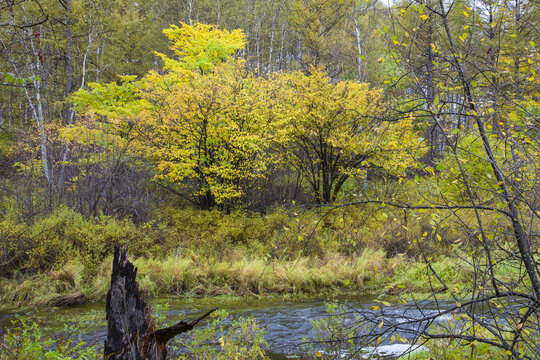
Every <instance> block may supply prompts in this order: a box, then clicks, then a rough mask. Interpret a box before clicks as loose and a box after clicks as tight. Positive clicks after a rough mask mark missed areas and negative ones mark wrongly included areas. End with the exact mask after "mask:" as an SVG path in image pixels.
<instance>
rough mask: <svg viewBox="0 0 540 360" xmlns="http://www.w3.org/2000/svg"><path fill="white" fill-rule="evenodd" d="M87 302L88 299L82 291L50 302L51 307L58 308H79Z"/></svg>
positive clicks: (58, 297)
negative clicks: (78, 306)
mask: <svg viewBox="0 0 540 360" xmlns="http://www.w3.org/2000/svg"><path fill="white" fill-rule="evenodd" d="M85 301H86V298H85V297H84V294H83V293H82V292H80V291H78V292H74V293H71V294H67V295H61V296H57V297H55V298H53V299H51V300H50V301H49V306H56V307H62V306H77V305H81V304H84V302H85Z"/></svg>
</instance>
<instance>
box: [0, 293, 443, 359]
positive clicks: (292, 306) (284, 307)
mask: <svg viewBox="0 0 540 360" xmlns="http://www.w3.org/2000/svg"><path fill="white" fill-rule="evenodd" d="M339 302H344V303H346V304H347V306H348V307H349V308H350V309H352V310H353V311H357V312H358V313H367V312H371V313H373V312H374V311H373V309H374V307H375V306H377V307H380V308H381V309H379V310H378V311H384V316H385V318H387V319H388V318H393V319H394V320H401V319H414V318H420V317H421V316H422V314H424V315H425V314H426V313H430V314H433V313H435V312H437V311H440V310H436V309H435V308H434V305H433V304H432V303H427V302H426V303H415V304H414V306H411V305H408V306H404V305H401V304H392V306H390V307H384V306H382V304H380V303H379V302H376V300H375V299H373V298H369V297H349V298H346V299H340V300H339ZM152 305H153V306H154V309H155V311H157V312H158V313H160V314H162V315H165V317H166V319H167V322H169V323H174V322H177V321H179V320H181V319H183V318H188V319H189V318H193V317H195V316H196V315H199V314H200V313H201V312H203V311H206V310H208V309H210V308H214V307H219V308H220V309H225V310H226V311H227V312H228V313H229V316H231V317H232V318H237V317H248V316H252V317H255V318H256V319H257V322H258V324H259V325H260V326H261V327H262V328H263V329H265V330H266V334H265V340H266V342H267V343H268V350H267V353H268V356H269V357H270V358H271V359H272V360H284V359H294V358H299V357H300V355H301V354H302V348H301V347H300V346H299V345H300V344H301V343H303V341H304V340H305V339H306V338H307V339H314V338H315V333H314V330H313V326H312V321H316V320H319V319H321V318H324V317H327V316H328V313H327V302H326V301H325V300H323V299H312V300H303V301H300V300H289V301H287V300H282V299H275V298H271V299H235V298H232V299H227V298H203V299H199V298H188V299H183V298H160V299H154V300H153V301H152ZM383 307H384V309H382V308H383ZM104 314H105V305H104V303H88V304H85V305H81V306H77V307H64V308H37V309H34V310H29V311H28V312H27V313H24V312H21V311H20V310H11V311H6V310H4V311H0V332H1V331H2V329H6V328H7V327H8V326H10V324H11V323H12V321H13V320H14V319H16V316H17V315H22V316H24V315H29V316H32V317H33V318H34V319H35V320H38V321H39V322H40V323H44V324H47V325H48V326H49V327H50V328H51V329H54V330H61V329H63V327H64V326H65V324H70V323H72V324H74V323H78V324H79V326H82V327H84V333H83V334H82V338H83V340H84V341H85V342H86V343H88V344H102V343H103V341H104V340H105V337H106V323H105V319H104ZM448 317H449V315H448V314H445V315H441V316H440V318H441V319H440V321H447V320H448ZM450 317H451V316H450ZM81 319H82V320H81ZM438 320H439V319H438ZM343 321H345V322H346V321H352V319H347V317H344V319H343ZM198 326H204V323H202V324H199V325H198ZM413 326H415V325H413ZM416 326H418V324H417V325H416ZM411 330H414V329H413V328H411ZM412 334H413V331H411V332H409V331H407V329H405V330H403V331H401V333H400V335H401V336H402V337H404V338H407V339H409V340H412V338H413V335H412ZM410 346H411V345H409V344H406V343H400V342H394V343H392V344H390V343H388V342H383V343H381V346H379V347H378V348H377V349H374V350H372V352H371V356H370V357H369V358H370V359H392V358H397V357H399V356H400V355H401V354H403V353H404V352H406V351H407V350H409V349H410ZM314 348H315V349H317V345H316V344H315V345H314ZM367 357H368V356H366V358H367Z"/></svg>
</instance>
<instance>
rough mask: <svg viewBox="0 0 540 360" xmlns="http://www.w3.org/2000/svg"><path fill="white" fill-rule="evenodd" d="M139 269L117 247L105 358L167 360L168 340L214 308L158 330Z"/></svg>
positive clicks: (109, 298) (190, 326)
mask: <svg viewBox="0 0 540 360" xmlns="http://www.w3.org/2000/svg"><path fill="white" fill-rule="evenodd" d="M136 277H137V268H135V266H134V265H133V264H132V263H131V262H130V261H129V260H128V257H127V253H126V250H125V248H123V247H122V248H120V247H115V249H114V260H113V267H112V274H111V288H110V289H109V292H108V293H107V305H106V312H107V340H105V350H104V357H105V359H110V360H113V359H114V360H164V359H165V358H166V357H167V341H169V340H170V339H172V338H173V337H175V336H176V335H178V334H180V333H183V332H186V331H189V330H191V329H193V327H194V326H195V325H196V324H197V323H198V322H199V321H201V320H202V319H204V318H205V317H207V316H208V315H210V314H211V313H212V312H213V311H214V310H215V309H212V310H210V311H209V312H207V313H206V314H204V315H203V316H201V317H199V318H197V319H195V320H192V321H190V322H185V321H180V322H179V323H177V324H176V325H173V326H171V327H168V328H166V329H161V330H156V329H155V326H156V323H155V321H154V319H153V317H152V307H151V306H150V305H149V304H148V303H147V302H146V300H144V298H143V296H142V295H141V294H140V293H139V289H138V284H137V281H136Z"/></svg>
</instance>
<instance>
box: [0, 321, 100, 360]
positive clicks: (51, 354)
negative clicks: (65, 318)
mask: <svg viewBox="0 0 540 360" xmlns="http://www.w3.org/2000/svg"><path fill="white" fill-rule="evenodd" d="M76 332H78V330H77V329H76V328H69V327H67V328H65V329H64V330H63V331H60V332H56V333H50V334H48V333H46V332H45V331H44V330H43V329H42V327H41V326H40V325H39V324H38V323H35V322H30V321H28V320H25V319H23V318H18V319H17V324H16V325H14V326H12V327H11V328H8V329H7V330H6V332H5V333H4V334H3V335H2V337H1V338H0V359H1V360H42V359H51V360H52V359H54V360H68V359H81V360H91V359H96V360H98V359H101V358H102V354H101V351H100V350H99V348H98V346H88V345H87V344H85V343H84V342H83V341H82V340H81V339H80V337H78V338H74V336H73V334H75V333H76ZM79 334H80V333H79Z"/></svg>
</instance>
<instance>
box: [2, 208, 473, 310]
mask: <svg viewBox="0 0 540 360" xmlns="http://www.w3.org/2000/svg"><path fill="white" fill-rule="evenodd" d="M368 215H369V216H368ZM398 216H399V214H393V213H392V212H390V211H384V212H376V211H374V209H370V208H367V207H365V208H362V209H358V208H356V209H355V208H351V209H350V210H347V209H346V210H344V211H341V212H339V213H331V214H326V213H325V211H324V210H302V209H284V208H278V209H275V210H274V211H273V212H270V213H268V214H265V215H261V214H250V213H245V212H236V213H233V214H230V215H225V214H223V213H219V212H209V211H196V210H189V209H187V210H178V209H167V208H165V209H162V210H161V211H160V212H159V216H157V217H156V219H155V220H153V221H151V222H147V223H142V224H134V223H132V222H130V221H129V220H116V219H114V218H111V217H106V216H101V217H98V218H94V219H87V218H84V217H83V216H82V215H80V214H78V213H76V212H74V211H72V210H69V209H65V208H64V209H60V210H58V211H56V212H54V213H52V214H51V215H49V216H47V217H44V218H40V219H34V220H33V221H32V222H31V223H28V224H27V223H24V222H22V221H19V220H18V219H16V218H15V217H9V216H6V217H5V218H4V219H2V220H0V221H1V224H0V225H2V226H0V239H1V240H2V242H3V243H2V245H3V247H2V248H3V249H4V252H3V254H2V255H0V256H2V257H3V258H2V263H3V264H5V265H4V266H3V267H2V268H1V270H2V274H3V275H2V276H0V300H1V301H2V304H3V305H4V306H21V305H51V304H55V303H57V300H58V299H59V297H62V296H68V295H70V296H72V297H73V298H77V301H94V300H96V301H99V300H103V299H104V297H105V295H106V292H107V289H108V286H109V277H110V275H109V274H110V269H111V255H112V254H111V250H112V248H113V246H114V245H126V246H127V247H128V249H129V253H130V255H131V257H132V258H133V259H135V260H134V261H135V264H136V266H137V267H138V269H139V273H138V279H139V283H140V287H141V289H142V290H143V291H144V292H145V293H146V294H147V296H158V295H187V296H194V295H195V296H199V295H201V296H202V295H205V296H215V295H235V296H243V295H264V294H278V295H289V294H293V295H312V294H347V293H348V294H351V293H355V294H358V293H362V294H363V293H371V294H374V295H376V296H378V295H392V296H394V295H399V294H402V293H408V294H411V293H413V294H414V293H430V292H431V286H432V283H431V282H430V279H429V277H428V276H427V275H428V273H429V272H428V269H427V267H426V264H425V263H424V258H423V256H420V255H419V253H418V248H421V249H422V250H423V251H424V253H423V254H424V255H425V254H427V255H429V256H430V257H431V266H432V267H433V268H434V269H436V270H437V271H438V272H439V274H440V276H441V277H442V279H443V280H444V281H445V283H446V285H447V286H449V287H450V288H452V289H461V290H466V287H467V285H466V283H467V279H468V278H470V274H469V273H468V271H467V268H468V267H467V266H466V264H465V263H463V261H460V260H459V259H458V258H457V257H456V256H455V255H456V250H455V248H453V247H450V246H448V245H446V244H455V242H456V239H455V238H454V233H455V234H458V233H459V232H458V231H455V230H454V229H450V228H448V227H446V228H442V227H439V228H437V227H436V226H435V225H437V224H436V222H435V220H436V218H435V217H434V215H433V214H431V213H429V212H424V213H420V214H417V216H416V218H415V219H414V221H411V220H410V219H409V221H408V222H407V219H402V218H399V217H398ZM434 219H435V220H434ZM434 224H435V225H434ZM435 229H436V230H435ZM443 239H444V241H443ZM419 243H421V244H422V246H421V247H420V246H418V244H419ZM464 253H465V252H464ZM465 256H466V255H465ZM432 280H433V279H432ZM433 284H434V287H435V288H436V289H441V288H442V286H441V285H439V284H438V283H437V282H436V281H435V282H434V283H433ZM468 286H471V284H469V285H468Z"/></svg>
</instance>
